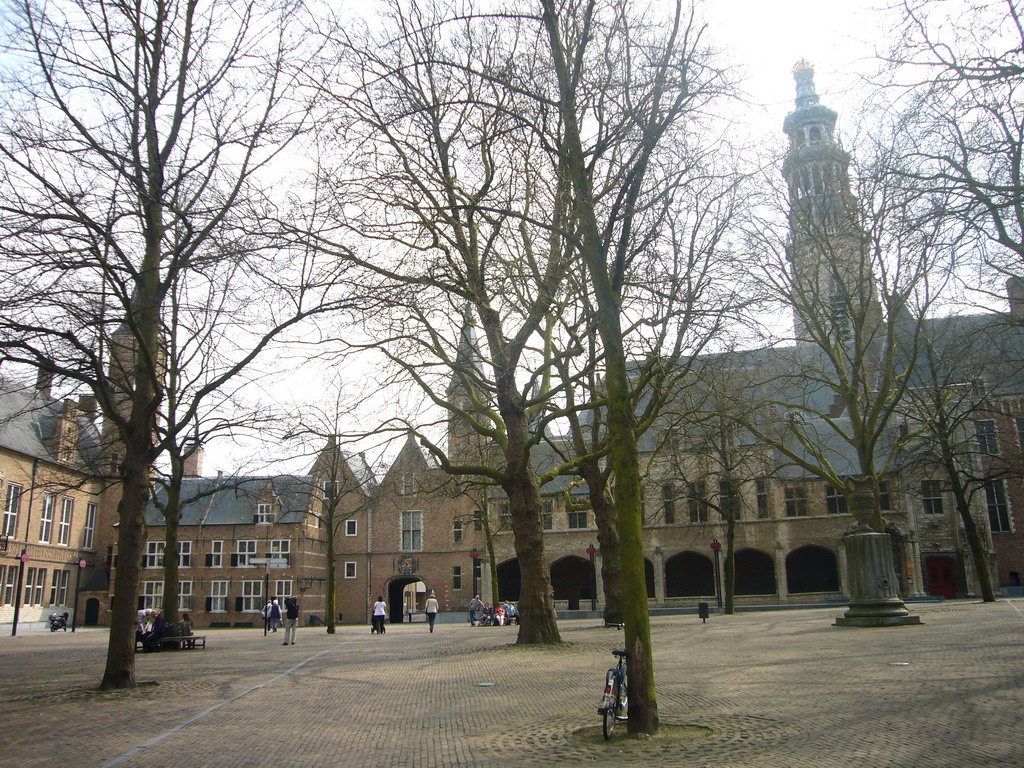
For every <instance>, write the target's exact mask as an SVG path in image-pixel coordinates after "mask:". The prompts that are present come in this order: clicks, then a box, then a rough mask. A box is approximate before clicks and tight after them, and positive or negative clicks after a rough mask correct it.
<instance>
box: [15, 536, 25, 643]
mask: <svg viewBox="0 0 1024 768" xmlns="http://www.w3.org/2000/svg"><path fill="white" fill-rule="evenodd" d="M18 560H19V563H18V587H17V592H15V593H14V621H13V622H11V637H14V636H15V635H17V634H18V615H19V614H20V613H21V587H22V585H23V584H24V583H25V563H27V562H28V550H26V549H22V550H21V557H19V558H18Z"/></svg>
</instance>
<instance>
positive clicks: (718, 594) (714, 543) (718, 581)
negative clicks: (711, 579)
mask: <svg viewBox="0 0 1024 768" xmlns="http://www.w3.org/2000/svg"><path fill="white" fill-rule="evenodd" d="M721 548H722V542H720V541H719V540H718V539H712V540H711V551H712V552H714V553H715V600H716V601H717V603H718V607H719V608H721V607H722V578H721V576H720V575H719V573H720V572H719V568H718V552H719V550H720V549H721Z"/></svg>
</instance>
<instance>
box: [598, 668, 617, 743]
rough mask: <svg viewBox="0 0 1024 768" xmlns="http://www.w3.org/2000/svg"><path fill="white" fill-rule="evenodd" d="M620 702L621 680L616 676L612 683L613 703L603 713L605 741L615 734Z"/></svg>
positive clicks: (602, 723)
mask: <svg viewBox="0 0 1024 768" xmlns="http://www.w3.org/2000/svg"><path fill="white" fill-rule="evenodd" d="M619 701H620V700H619V678H618V676H616V677H615V679H614V680H613V681H612V693H611V701H610V702H609V704H608V706H606V707H605V708H604V711H603V712H602V713H601V730H602V731H603V732H604V738H605V741H607V740H609V739H611V737H612V734H613V733H615V724H616V723H617V722H618V717H619Z"/></svg>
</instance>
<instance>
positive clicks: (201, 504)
mask: <svg viewBox="0 0 1024 768" xmlns="http://www.w3.org/2000/svg"><path fill="white" fill-rule="evenodd" d="M268 486H269V487H270V488H271V489H273V495H274V499H275V501H276V502H277V503H278V504H280V509H279V513H278V515H277V516H276V517H275V518H274V522H278V523H301V522H302V521H303V519H304V515H305V513H306V511H307V510H308V509H309V506H310V501H311V496H312V493H313V491H314V489H315V488H316V486H315V482H314V478H313V477H312V476H310V475H274V476H270V477H259V476H257V477H224V478H220V479H217V478H212V477H186V478H185V479H184V481H183V483H182V492H181V495H182V498H183V499H185V503H184V504H183V506H182V511H181V513H182V516H181V521H180V523H179V524H180V525H251V524H252V522H253V515H254V514H256V504H257V502H258V501H260V500H261V499H262V498H264V491H266V490H267V489H268ZM156 497H157V498H156V499H153V500H151V501H150V502H149V505H148V506H147V507H146V524H147V525H163V523H164V519H163V516H162V515H161V513H160V510H159V508H158V506H157V501H159V500H163V499H165V498H166V497H167V492H166V490H164V489H163V488H161V489H159V490H158V491H157V492H156Z"/></svg>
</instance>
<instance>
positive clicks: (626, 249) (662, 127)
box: [540, 0, 726, 734]
mask: <svg viewBox="0 0 1024 768" xmlns="http://www.w3.org/2000/svg"><path fill="white" fill-rule="evenodd" d="M540 9H541V18H540V21H541V23H542V28H543V34H544V35H545V37H546V41H545V42H546V46H547V51H546V56H545V57H546V59H547V66H550V67H552V68H553V70H554V79H553V81H552V82H551V89H552V90H554V89H557V90H556V91H555V93H556V95H553V96H550V97H547V98H549V99H550V100H551V101H553V102H554V106H555V109H556V113H557V118H558V119H557V121H555V120H553V121H551V122H550V123H549V127H550V128H551V129H552V137H551V143H552V145H553V146H554V147H555V148H556V151H557V158H558V162H557V165H556V167H557V172H558V174H559V176H560V177H564V178H565V179H567V180H568V183H569V185H570V187H571V189H572V193H573V196H574V200H573V205H572V208H571V212H570V214H571V215H570V216H569V218H568V222H569V224H570V227H571V229H570V230H569V234H570V235H571V238H572V239H571V243H572V245H573V247H574V249H575V252H576V253H577V255H578V257H579V259H580V260H581V261H582V263H583V264H584V265H585V268H586V274H587V282H588V288H589V290H590V291H591V292H592V294H593V296H594V306H595V309H596V315H595V318H596V323H595V325H596V327H597V329H598V333H599V336H600V339H601V343H602V346H603V361H604V370H605V377H604V389H605V398H604V400H605V407H606V414H607V415H606V419H607V430H608V441H609V452H608V463H609V465H610V466H611V469H612V473H613V475H614V477H615V504H616V509H617V515H618V533H619V541H620V546H621V563H622V597H623V604H624V605H625V606H627V607H626V610H625V624H626V647H627V650H628V651H629V654H630V657H629V662H630V699H629V731H630V732H631V733H648V734H653V733H655V732H657V730H658V707H657V699H656V696H655V690H654V665H653V656H652V652H651V638H650V625H649V621H648V614H647V599H646V584H645V577H644V560H643V543H642V529H643V521H642V516H641V473H640V462H639V456H638V453H637V442H636V430H635V420H636V413H635V410H634V402H633V399H632V387H631V384H630V363H629V356H628V351H627V348H626V344H625V341H624V340H625V338H626V334H625V330H626V325H627V324H628V322H629V319H628V315H627V314H626V312H625V308H624V306H623V304H622V298H623V295H624V292H625V289H626V281H627V275H629V274H630V271H631V260H632V258H633V257H635V256H636V254H637V253H638V252H640V250H639V249H638V248H637V238H644V237H648V236H649V235H650V233H651V232H654V233H659V230H658V228H654V229H653V230H648V229H647V228H646V227H644V226H643V224H644V223H645V218H646V215H647V213H648V212H649V211H650V210H651V207H652V206H653V207H654V208H655V209H659V208H660V205H659V203H660V202H661V201H662V200H663V199H664V193H665V190H666V189H671V188H672V187H673V181H674V180H675V179H677V178H680V177H684V178H685V176H686V174H687V173H688V171H689V169H688V168H687V167H686V165H685V163H683V164H681V165H675V164H673V163H672V159H673V158H674V157H677V155H676V150H677V149H678V148H680V147H683V146H686V141H687V139H691V140H695V136H694V133H691V131H692V132H698V131H699V128H705V129H706V128H707V126H706V125H702V124H701V123H702V120H701V117H702V116H703V114H702V110H703V109H705V108H706V107H708V105H709V104H711V103H712V102H713V101H714V99H715V98H717V97H719V96H721V95H722V94H723V92H724V91H725V90H726V83H725V82H724V80H723V76H722V72H721V71H719V70H717V69H716V68H715V67H714V66H713V65H712V59H711V56H710V53H709V51H708V50H707V48H706V46H705V42H704V39H703V37H704V28H703V26H702V25H701V24H700V22H699V20H698V19H697V17H696V15H695V13H694V12H693V10H692V8H691V9H690V10H689V12H687V10H686V9H685V8H684V6H683V4H682V3H681V2H679V3H676V5H675V8H674V13H672V14H669V18H668V19H667V20H665V21H664V22H660V23H659V22H657V21H649V22H647V23H640V22H639V20H638V19H637V18H636V15H635V13H634V9H633V8H632V6H631V5H630V4H629V3H627V2H609V3H601V2H594V1H584V2H579V3H576V2H565V3H559V2H556V0H542V1H541V3H540ZM545 95H546V94H545Z"/></svg>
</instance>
